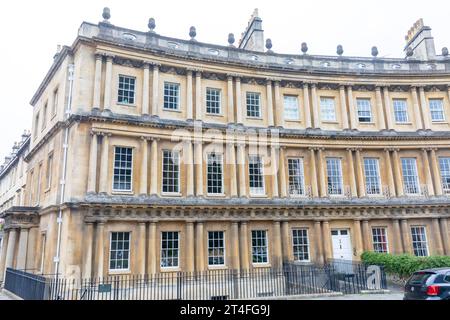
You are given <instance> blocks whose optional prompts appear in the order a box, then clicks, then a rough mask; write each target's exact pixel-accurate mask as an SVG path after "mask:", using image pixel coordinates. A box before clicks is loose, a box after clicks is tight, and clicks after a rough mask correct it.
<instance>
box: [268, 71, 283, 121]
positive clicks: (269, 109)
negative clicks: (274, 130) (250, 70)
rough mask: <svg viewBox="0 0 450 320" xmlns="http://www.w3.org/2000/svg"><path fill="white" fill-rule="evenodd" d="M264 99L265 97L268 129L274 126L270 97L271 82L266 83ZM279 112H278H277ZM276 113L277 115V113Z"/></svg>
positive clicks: (271, 97) (271, 99)
mask: <svg viewBox="0 0 450 320" xmlns="http://www.w3.org/2000/svg"><path fill="white" fill-rule="evenodd" d="M266 97H267V124H268V126H269V127H273V126H274V125H275V122H274V118H273V96H272V81H270V80H267V81H266ZM277 111H278V112H280V110H277ZM278 112H277V113H278Z"/></svg>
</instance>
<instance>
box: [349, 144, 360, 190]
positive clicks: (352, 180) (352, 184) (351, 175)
mask: <svg viewBox="0 0 450 320" xmlns="http://www.w3.org/2000/svg"><path fill="white" fill-rule="evenodd" d="M357 161H358V159H357ZM347 162H348V167H349V179H350V189H351V192H352V197H354V198H356V197H357V196H358V192H357V190H356V177H355V167H354V164H353V149H347Z"/></svg>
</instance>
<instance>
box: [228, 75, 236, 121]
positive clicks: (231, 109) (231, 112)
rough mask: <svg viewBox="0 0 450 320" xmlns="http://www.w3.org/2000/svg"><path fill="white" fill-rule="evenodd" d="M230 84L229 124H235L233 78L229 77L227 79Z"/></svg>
mask: <svg viewBox="0 0 450 320" xmlns="http://www.w3.org/2000/svg"><path fill="white" fill-rule="evenodd" d="M227 83H228V89H227V94H228V99H227V100H228V112H227V114H228V123H234V95H233V76H231V75H229V76H228V77H227Z"/></svg>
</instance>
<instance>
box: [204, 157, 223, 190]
mask: <svg viewBox="0 0 450 320" xmlns="http://www.w3.org/2000/svg"><path fill="white" fill-rule="evenodd" d="M207 182H208V194H223V159H222V155H221V154H218V153H210V154H208V167H207Z"/></svg>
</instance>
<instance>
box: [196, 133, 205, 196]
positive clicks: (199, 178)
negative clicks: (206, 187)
mask: <svg viewBox="0 0 450 320" xmlns="http://www.w3.org/2000/svg"><path fill="white" fill-rule="evenodd" d="M194 149H195V160H194V161H195V182H196V195H197V197H203V194H204V193H203V143H202V142H201V141H196V142H195V146H194Z"/></svg>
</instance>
